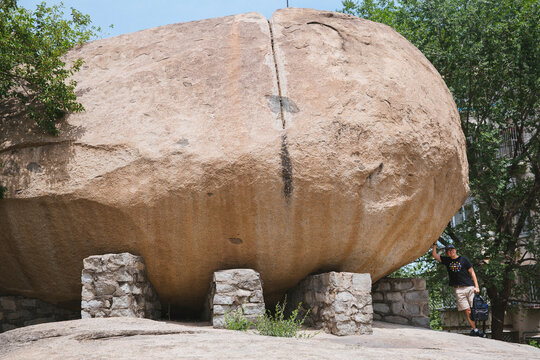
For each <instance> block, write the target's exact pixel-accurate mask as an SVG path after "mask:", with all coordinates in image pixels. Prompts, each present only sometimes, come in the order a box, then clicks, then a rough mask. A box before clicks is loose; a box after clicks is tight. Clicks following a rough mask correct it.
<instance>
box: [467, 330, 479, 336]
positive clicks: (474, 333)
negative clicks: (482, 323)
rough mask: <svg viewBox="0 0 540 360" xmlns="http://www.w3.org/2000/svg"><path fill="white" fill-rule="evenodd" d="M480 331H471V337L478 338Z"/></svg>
mask: <svg viewBox="0 0 540 360" xmlns="http://www.w3.org/2000/svg"><path fill="white" fill-rule="evenodd" d="M479 331H480V330H471V332H470V334H469V335H470V336H478V333H479Z"/></svg>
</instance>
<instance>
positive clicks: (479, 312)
mask: <svg viewBox="0 0 540 360" xmlns="http://www.w3.org/2000/svg"><path fill="white" fill-rule="evenodd" d="M488 316H489V305H488V303H487V302H486V301H485V300H484V298H483V297H481V296H480V295H478V294H474V299H473V306H472V309H471V320H474V321H486V320H487V319H488Z"/></svg>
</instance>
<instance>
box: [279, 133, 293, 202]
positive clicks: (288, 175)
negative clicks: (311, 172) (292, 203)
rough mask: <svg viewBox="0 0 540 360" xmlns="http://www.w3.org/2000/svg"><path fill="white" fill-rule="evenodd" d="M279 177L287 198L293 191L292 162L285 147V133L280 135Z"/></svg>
mask: <svg viewBox="0 0 540 360" xmlns="http://www.w3.org/2000/svg"><path fill="white" fill-rule="evenodd" d="M280 156H281V178H282V179H283V195H285V198H286V199H287V200H288V199H289V198H290V197H291V194H292V191H293V178H292V172H293V171H292V164H291V157H290V155H289V150H288V148H287V135H283V136H282V137H281V152H280Z"/></svg>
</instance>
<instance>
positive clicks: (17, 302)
mask: <svg viewBox="0 0 540 360" xmlns="http://www.w3.org/2000/svg"><path fill="white" fill-rule="evenodd" d="M78 318H79V312H78V311H71V310H66V309H62V308H59V307H57V306H55V305H52V304H49V303H46V302H44V301H41V300H39V299H29V298H25V297H23V296H0V333H1V332H4V331H8V330H11V329H15V328H18V327H21V326H28V325H35V324H41V323H46V322H51V321H64V320H73V319H78Z"/></svg>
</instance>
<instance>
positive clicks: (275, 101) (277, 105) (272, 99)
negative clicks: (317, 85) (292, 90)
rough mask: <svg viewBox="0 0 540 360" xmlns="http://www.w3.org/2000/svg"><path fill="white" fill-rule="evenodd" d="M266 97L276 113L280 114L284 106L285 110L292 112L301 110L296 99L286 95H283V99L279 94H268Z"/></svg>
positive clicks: (269, 105)
mask: <svg viewBox="0 0 540 360" xmlns="http://www.w3.org/2000/svg"><path fill="white" fill-rule="evenodd" d="M265 97H266V100H267V101H268V107H269V108H270V110H271V111H272V112H273V113H274V114H279V113H280V111H281V107H282V106H283V111H287V112H290V113H297V112H299V111H300V109H299V108H298V106H297V105H296V104H295V103H294V101H292V100H291V99H289V98H288V97H286V96H282V97H281V99H280V97H279V96H277V95H266V96H265ZM280 100H281V101H280Z"/></svg>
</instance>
